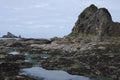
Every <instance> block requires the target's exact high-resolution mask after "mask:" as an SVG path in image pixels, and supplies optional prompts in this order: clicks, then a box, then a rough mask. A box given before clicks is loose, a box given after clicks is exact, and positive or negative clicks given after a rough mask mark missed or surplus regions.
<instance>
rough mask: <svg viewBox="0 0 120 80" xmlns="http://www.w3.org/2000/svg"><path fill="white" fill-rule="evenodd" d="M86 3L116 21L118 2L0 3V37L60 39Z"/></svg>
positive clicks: (26, 0) (46, 0)
mask: <svg viewBox="0 0 120 80" xmlns="http://www.w3.org/2000/svg"><path fill="white" fill-rule="evenodd" d="M90 4H95V5H96V6H98V7H99V8H100V7H105V8H107V9H108V10H109V12H110V13H111V15H112V18H113V21H115V22H120V8H119V7H120V1H119V0H0V36H2V35H4V34H6V33H7V32H11V33H13V34H15V35H21V36H22V37H32V38H51V37H54V36H58V37H63V36H65V35H68V34H69V33H70V32H71V30H72V28H73V26H74V24H75V22H76V20H77V19H78V15H79V14H80V13H81V12H82V11H83V10H84V9H85V8H86V7H88V6H89V5H90Z"/></svg>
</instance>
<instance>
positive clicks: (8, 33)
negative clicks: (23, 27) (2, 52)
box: [2, 32, 21, 38]
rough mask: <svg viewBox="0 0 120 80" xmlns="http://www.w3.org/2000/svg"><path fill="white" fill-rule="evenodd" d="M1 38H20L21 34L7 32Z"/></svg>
mask: <svg viewBox="0 0 120 80" xmlns="http://www.w3.org/2000/svg"><path fill="white" fill-rule="evenodd" d="M2 38H21V36H15V35H14V34H12V33H10V32H7V35H3V36H2Z"/></svg>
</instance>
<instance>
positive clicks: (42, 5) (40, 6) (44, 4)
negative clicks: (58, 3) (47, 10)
mask: <svg viewBox="0 0 120 80" xmlns="http://www.w3.org/2000/svg"><path fill="white" fill-rule="evenodd" d="M48 6H49V4H48V3H43V4H37V5H34V6H33V8H43V7H48Z"/></svg>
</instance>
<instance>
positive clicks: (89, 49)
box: [0, 5, 120, 80]
mask: <svg viewBox="0 0 120 80" xmlns="http://www.w3.org/2000/svg"><path fill="white" fill-rule="evenodd" d="M102 15H104V16H102ZM110 24H111V25H110ZM116 26H117V27H116ZM119 27H120V26H119V23H114V22H112V19H111V15H110V13H109V12H108V10H107V9H105V8H100V9H98V8H97V7H96V6H95V5H91V6H89V7H88V8H86V9H85V10H84V11H83V13H81V14H80V16H79V17H78V21H77V22H76V24H75V26H74V28H73V30H72V32H71V33H70V34H69V35H67V36H65V37H63V38H57V37H55V38H52V39H50V40H47V39H32V38H31V39H27V38H20V39H18V40H16V39H6V40H0V71H1V72H2V73H1V74H0V76H1V79H2V80H5V79H6V78H9V79H7V80H11V76H12V77H13V78H12V80H34V79H32V78H29V77H27V76H24V75H23V76H21V75H18V72H19V68H20V67H21V66H22V67H23V66H24V67H26V66H27V67H28V66H31V64H30V63H23V62H20V61H23V60H24V56H21V55H19V56H13V55H8V54H7V53H8V52H10V51H18V52H28V53H30V54H36V53H39V54H48V55H50V57H48V58H40V57H38V58H35V60H36V61H37V62H40V63H41V64H40V66H42V67H43V68H45V69H48V70H64V71H67V72H68V73H70V74H74V75H84V76H89V77H96V78H98V80H120V38H119V37H120V36H119V32H120V31H119V30H120V29H119ZM111 30H113V31H111ZM9 68H11V69H10V70H9ZM13 69H14V71H15V72H12V71H13ZM4 70H5V71H4ZM9 71H10V74H11V73H16V74H13V75H10V76H8V75H6V74H7V73H8V72H9ZM8 74H9V73H8ZM4 76H5V77H4ZM6 76H7V77H6ZM21 78H22V79H21ZM103 78H105V79H103ZM106 78H108V79H106ZM96 80H97V79H96Z"/></svg>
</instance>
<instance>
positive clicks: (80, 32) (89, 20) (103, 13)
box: [67, 4, 120, 39]
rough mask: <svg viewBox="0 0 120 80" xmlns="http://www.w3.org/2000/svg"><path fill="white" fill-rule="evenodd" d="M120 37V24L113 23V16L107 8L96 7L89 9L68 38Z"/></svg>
mask: <svg viewBox="0 0 120 80" xmlns="http://www.w3.org/2000/svg"><path fill="white" fill-rule="evenodd" d="M93 36H96V37H99V38H101V39H104V38H105V37H120V23H118V22H113V21H112V17H111V14H110V13H109V11H108V10H107V9H106V8H99V9H98V8H97V7H96V6H95V5H93V4H92V5H90V6H89V7H87V8H86V9H85V10H84V11H83V12H82V13H81V14H80V15H79V16H78V20H77V22H76V23H75V26H74V27H73V29H72V32H71V33H70V34H69V35H68V36H67V37H74V38H78V37H93Z"/></svg>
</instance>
